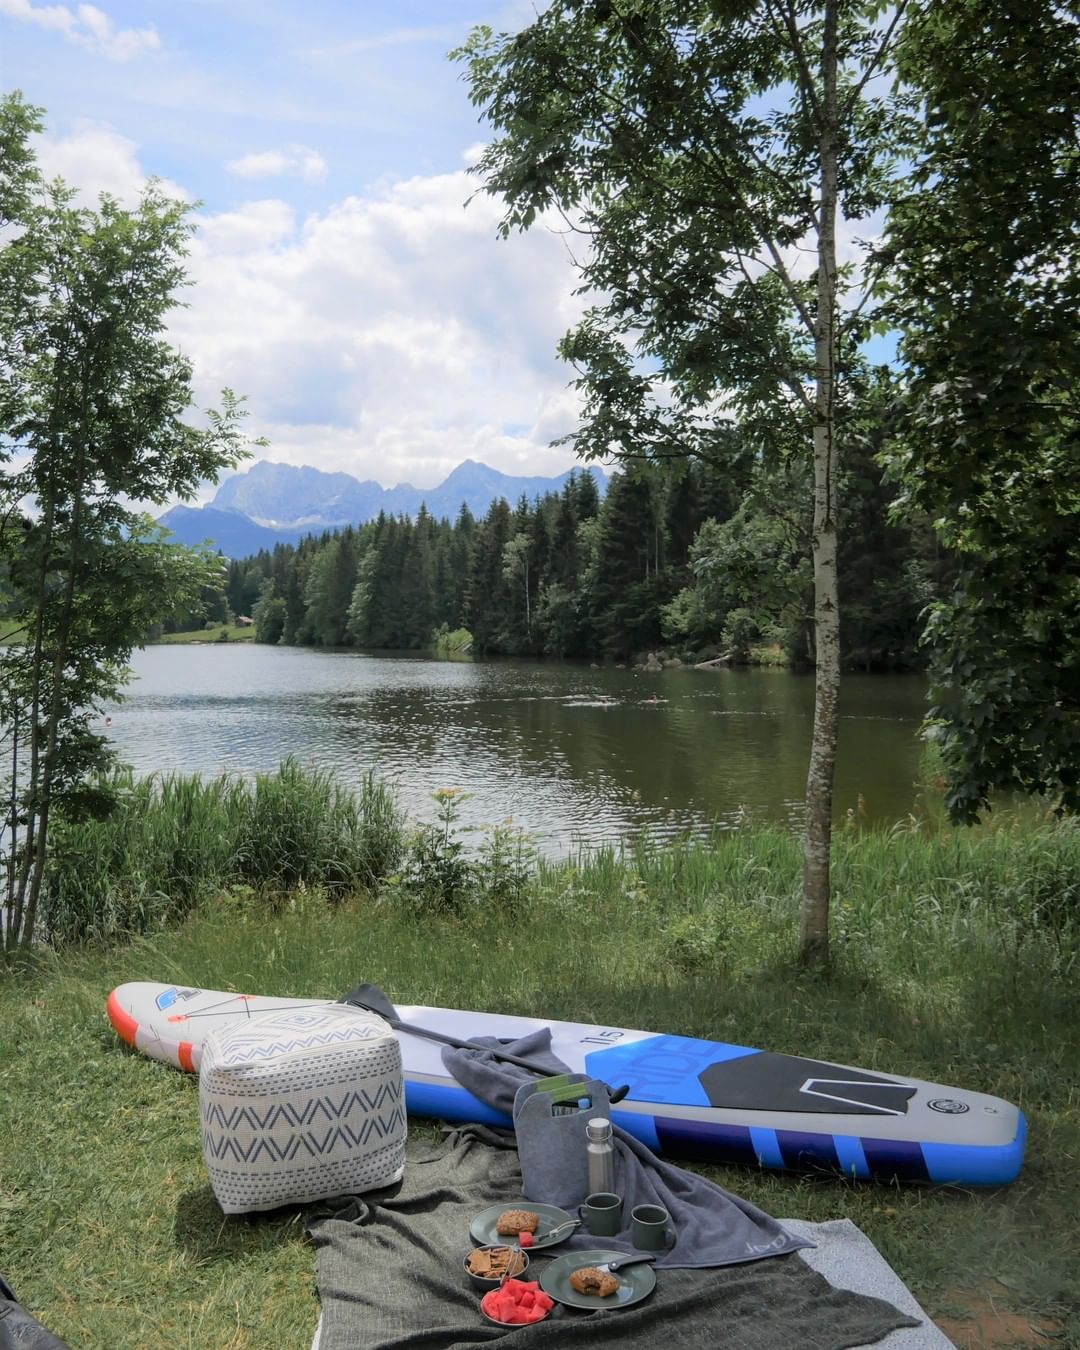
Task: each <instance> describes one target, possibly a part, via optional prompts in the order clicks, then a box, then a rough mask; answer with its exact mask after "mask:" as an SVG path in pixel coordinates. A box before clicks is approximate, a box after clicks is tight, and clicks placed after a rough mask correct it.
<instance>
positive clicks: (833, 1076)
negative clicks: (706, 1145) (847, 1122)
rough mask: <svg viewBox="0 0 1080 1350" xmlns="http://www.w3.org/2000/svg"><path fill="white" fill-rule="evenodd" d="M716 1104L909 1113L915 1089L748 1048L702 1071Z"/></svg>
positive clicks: (831, 1111)
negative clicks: (748, 1049)
mask: <svg viewBox="0 0 1080 1350" xmlns="http://www.w3.org/2000/svg"><path fill="white" fill-rule="evenodd" d="M698 1082H699V1083H700V1084H701V1086H702V1087H703V1088H704V1090H705V1095H706V1097H707V1098H708V1099H709V1105H710V1106H718V1107H722V1108H724V1109H726V1110H745V1111H799V1112H811V1113H814V1114H817V1115H846V1116H851V1115H859V1116H903V1115H906V1114H907V1109H908V1103H909V1102H910V1100H911V1098H912V1097H914V1095H915V1091H916V1089H915V1087H914V1085H913V1084H911V1083H905V1082H904V1081H903V1080H902V1079H899V1078H884V1077H882V1076H881V1075H880V1074H874V1073H866V1072H865V1071H863V1070H862V1069H848V1068H844V1067H843V1066H841V1065H839V1064H827V1063H825V1062H823V1061H821V1060H815V1059H801V1058H800V1057H799V1056H797V1055H777V1054H773V1053H772V1052H771V1051H747V1052H745V1053H744V1054H741V1055H737V1056H735V1057H734V1058H729V1059H725V1060H721V1061H719V1062H717V1063H715V1064H710V1065H709V1066H708V1067H707V1068H706V1069H703V1070H702V1072H701V1073H699V1074H698Z"/></svg>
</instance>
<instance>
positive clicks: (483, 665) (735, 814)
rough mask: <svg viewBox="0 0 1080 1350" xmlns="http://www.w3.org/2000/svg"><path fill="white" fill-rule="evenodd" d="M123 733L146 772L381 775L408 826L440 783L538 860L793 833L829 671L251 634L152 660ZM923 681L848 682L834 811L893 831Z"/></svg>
mask: <svg viewBox="0 0 1080 1350" xmlns="http://www.w3.org/2000/svg"><path fill="white" fill-rule="evenodd" d="M132 674H133V679H132V683H131V685H130V687H129V690H128V697H127V699H126V701H125V702H124V703H123V704H121V705H120V706H119V707H117V708H114V709H110V710H109V711H110V716H111V723H110V725H109V734H110V736H111V737H112V739H113V741H114V743H115V745H116V747H117V749H118V750H119V752H120V755H121V758H122V759H123V760H125V761H126V762H127V763H130V764H132V765H133V766H134V767H135V769H136V770H137V771H138V772H140V773H151V772H170V771H173V772H180V773H203V774H217V773H221V772H231V773H238V774H253V773H255V772H259V771H267V770H273V769H274V768H276V767H277V765H278V763H279V762H280V760H281V759H283V758H284V757H285V756H286V755H295V756H296V757H297V758H298V759H299V760H300V761H301V762H302V763H310V764H315V765H318V766H320V767H322V768H325V769H331V770H333V771H334V772H335V773H336V774H337V775H338V777H339V778H340V779H341V781H343V782H344V783H346V784H355V783H358V782H359V781H360V779H361V777H362V776H363V774H364V772H365V771H366V770H367V769H368V768H374V769H375V770H376V771H377V772H378V773H379V775H380V776H381V777H383V778H384V779H385V780H387V781H388V782H390V783H392V784H393V785H394V787H395V788H396V790H397V793H398V797H399V799H400V801H401V804H402V806H403V807H404V808H405V810H406V812H407V813H408V815H409V816H410V817H411V818H413V819H432V818H433V816H434V812H435V808H434V804H433V803H432V801H431V794H432V793H433V792H434V791H435V790H436V789H437V788H441V787H456V788H463V789H464V790H465V791H466V792H467V793H470V794H472V795H471V799H470V800H469V801H467V802H466V803H465V805H464V806H463V808H462V819H463V820H464V821H466V822H468V823H471V824H477V825H480V824H492V823H495V822H497V821H503V820H505V819H507V818H508V817H512V819H513V821H514V823H515V824H517V825H520V826H522V827H523V828H524V829H526V830H527V831H528V832H529V833H530V835H531V836H532V837H533V838H534V840H535V842H536V844H537V846H538V847H539V848H540V849H541V851H542V852H544V853H547V854H549V855H553V856H554V855H561V854H565V853H567V852H570V851H572V850H573V849H574V848H575V847H577V846H578V845H579V844H581V843H585V844H597V843H602V842H614V841H617V840H623V839H627V838H629V837H631V836H632V835H634V834H635V833H637V832H638V831H640V830H642V829H648V830H649V831H650V832H652V833H653V834H654V835H655V836H656V837H658V838H668V837H671V836H673V835H676V834H679V833H682V832H685V831H687V830H694V831H701V830H704V829H706V828H708V827H709V826H710V825H711V824H713V823H719V824H720V825H722V826H724V825H733V824H734V823H736V822H737V821H738V820H740V819H741V818H743V817H744V815H749V816H751V817H753V818H756V819H762V820H771V821H784V822H788V823H790V824H792V825H793V826H797V825H798V823H799V821H800V817H801V811H802V796H803V790H804V785H805V777H806V767H807V760H808V754H809V742H810V729H811V722H812V716H813V677H812V676H803V675H792V674H790V673H789V672H787V671H778V670H760V669H754V670H719V671H693V670H668V671H663V672H660V673H655V674H653V673H648V672H645V671H638V670H612V669H591V668H589V667H588V666H583V665H564V664H555V663H552V664H544V663H539V662H515V661H476V662H457V661H454V662H449V661H435V660H430V659H426V658H424V657H418V656H412V655H409V656H366V655H359V654H356V653H353V652H323V651H311V650H307V649H301V648H280V647H264V646H256V645H255V644H253V643H244V644H240V643H233V644H221V645H216V644H208V645H199V646H155V647H149V648H147V649H146V650H145V651H141V652H136V653H135V655H134V658H133V661H132ZM924 700H925V686H924V683H923V681H922V680H921V679H920V678H918V677H914V676H896V675H882V676H858V675H853V676H849V677H847V679H846V684H845V687H844V690H843V696H842V700H841V717H842V722H841V733H840V755H839V764H838V772H837V785H836V814H837V816H838V817H840V816H842V815H843V814H844V813H845V812H846V811H847V810H849V809H850V810H854V809H856V808H857V807H858V805H859V801H860V797H861V799H862V804H863V811H864V814H865V818H867V819H871V820H877V821H883V822H889V821H893V820H896V819H898V818H901V817H903V816H905V815H906V814H907V813H908V812H909V811H910V809H911V807H912V804H913V801H914V796H915V793H914V788H913V782H914V779H915V776H916V771H917V766H918V758H919V742H918V741H917V738H916V732H917V729H918V725H919V721H920V719H921V717H922V714H923V709H924Z"/></svg>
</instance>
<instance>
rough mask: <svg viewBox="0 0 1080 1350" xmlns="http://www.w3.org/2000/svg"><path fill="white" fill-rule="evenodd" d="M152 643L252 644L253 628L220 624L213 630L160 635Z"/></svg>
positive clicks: (200, 629)
mask: <svg viewBox="0 0 1080 1350" xmlns="http://www.w3.org/2000/svg"><path fill="white" fill-rule="evenodd" d="M154 641H155V643H162V644H164V645H165V646H171V645H175V644H176V643H187V642H254V641H255V628H254V625H252V624H248V625H245V626H244V627H243V628H240V627H238V626H237V625H236V624H235V623H222V624H215V625H214V626H213V628H196V629H195V630H194V631H193V632H191V633H162V635H161V636H160V637H159V638H155V639H154Z"/></svg>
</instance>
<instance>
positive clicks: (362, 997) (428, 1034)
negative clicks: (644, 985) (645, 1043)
mask: <svg viewBox="0 0 1080 1350" xmlns="http://www.w3.org/2000/svg"><path fill="white" fill-rule="evenodd" d="M338 1002H339V1003H347V1004H348V1005H349V1006H350V1007H351V1008H363V1009H364V1010H365V1011H366V1012H373V1013H378V1015H379V1016H380V1017H381V1018H382V1019H383V1020H384V1021H386V1022H389V1023H390V1025H391V1026H392V1027H393V1028H394V1030H395V1031H406V1032H408V1033H409V1034H410V1035H413V1036H423V1037H424V1039H425V1040H429V1041H438V1042H439V1043H440V1044H442V1045H450V1046H453V1047H454V1049H455V1050H484V1051H486V1052H487V1053H488V1054H489V1055H492V1056H494V1058H495V1059H503V1060H505V1061H506V1062H507V1063H508V1064H516V1065H517V1066H518V1068H519V1069H528V1071H529V1072H530V1073H535V1074H539V1075H540V1077H541V1078H550V1077H551V1074H552V1070H551V1067H550V1066H549V1065H547V1064H540V1063H538V1062H537V1061H536V1060H534V1059H523V1058H522V1057H521V1056H520V1055H512V1054H511V1053H510V1052H509V1051H508V1050H504V1049H503V1048H502V1047H501V1046H493V1045H474V1044H473V1043H472V1042H471V1041H465V1040H462V1039H461V1037H460V1036H448V1035H447V1034H446V1033H445V1032H444V1031H434V1030H432V1028H431V1027H418V1026H414V1025H413V1023H412V1022H403V1021H402V1020H401V1018H400V1017H399V1016H398V1012H397V1009H396V1008H395V1007H394V1005H393V1004H392V1003H391V1002H390V1000H389V999H388V998H387V996H386V994H385V992H384V991H383V990H382V989H380V988H379V986H378V985H377V984H358V985H357V986H356V988H355V989H350V990H349V992H348V993H347V994H345V995H344V996H343V997H342V998H340V999H338ZM605 1086H606V1084H605ZM629 1091H630V1086H629V1084H624V1086H622V1087H618V1088H615V1089H614V1090H611V1089H610V1088H609V1089H608V1099H609V1100H610V1101H611V1103H612V1105H614V1104H615V1102H621V1101H622V1099H623V1098H624V1097H625V1096H626V1094H627V1093H628V1092H629Z"/></svg>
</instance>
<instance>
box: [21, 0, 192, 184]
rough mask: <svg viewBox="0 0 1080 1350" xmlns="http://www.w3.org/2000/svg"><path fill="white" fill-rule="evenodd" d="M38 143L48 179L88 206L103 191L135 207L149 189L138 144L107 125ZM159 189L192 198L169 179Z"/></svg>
mask: <svg viewBox="0 0 1080 1350" xmlns="http://www.w3.org/2000/svg"><path fill="white" fill-rule="evenodd" d="M5 3H8V0H0V4H5ZM35 140H36V149H37V157H38V164H39V166H40V168H41V171H42V173H43V174H44V175H45V177H46V178H57V177H59V178H63V180H64V181H65V182H66V183H67V184H68V186H69V187H73V188H75V189H76V191H77V192H78V193H79V196H80V198H81V200H82V201H83V203H84V204H86V205H93V204H95V203H96V201H97V196H98V193H99V192H107V193H109V194H110V195H111V196H114V197H118V198H119V199H120V201H121V202H123V203H124V205H125V206H132V205H134V203H135V202H136V201H137V200H138V197H139V194H140V193H141V192H142V190H143V188H144V187H145V186H146V182H147V175H146V173H145V172H144V171H143V169H142V167H141V166H140V164H139V159H138V148H139V147H138V145H137V144H136V142H135V141H132V140H129V139H128V137H127V136H121V135H120V133H119V132H118V131H115V130H114V129H113V128H112V127H110V126H109V125H108V124H106V123H102V122H90V121H78V122H76V123H75V126H74V129H73V130H72V131H71V132H70V133H69V134H68V135H66V136H56V135H50V134H48V133H46V134H45V135H42V136H39V137H36V138H35ZM158 186H159V187H160V188H161V189H162V191H163V192H165V193H167V194H168V195H169V196H170V197H178V198H179V199H180V200H181V201H189V200H190V199H191V198H190V194H189V193H188V192H186V191H185V190H184V189H183V188H182V187H179V186H178V185H177V184H176V183H172V182H170V181H169V180H168V179H160V180H159V182H158Z"/></svg>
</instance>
